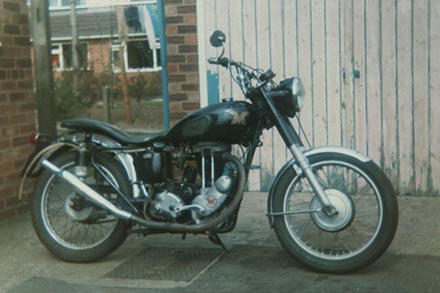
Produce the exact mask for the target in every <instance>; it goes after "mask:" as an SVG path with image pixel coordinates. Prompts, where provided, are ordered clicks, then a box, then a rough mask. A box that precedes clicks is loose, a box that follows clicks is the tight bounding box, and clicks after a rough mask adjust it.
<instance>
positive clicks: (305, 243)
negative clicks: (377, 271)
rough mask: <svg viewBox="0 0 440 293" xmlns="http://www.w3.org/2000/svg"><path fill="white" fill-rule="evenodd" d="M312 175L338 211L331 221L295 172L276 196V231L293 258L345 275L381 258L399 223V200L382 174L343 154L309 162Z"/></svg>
mask: <svg viewBox="0 0 440 293" xmlns="http://www.w3.org/2000/svg"><path fill="white" fill-rule="evenodd" d="M309 160H310V164H311V165H312V169H313V170H314V172H315V174H316V175H317V178H318V180H319V182H320V183H321V185H322V186H323V188H324V190H325V193H326V194H327V196H328V198H329V200H330V202H331V203H332V204H333V205H334V206H335V208H336V210H337V214H336V215H332V216H328V215H327V214H326V213H325V212H324V211H323V209H322V205H321V202H320V201H319V198H318V196H317V195H316V193H315V192H314V191H313V189H312V187H311V186H310V185H309V183H308V181H307V179H306V178H305V176H304V175H299V176H298V175H297V174H296V173H295V172H294V170H293V168H292V170H290V171H289V172H286V173H285V174H284V176H283V177H282V178H281V179H280V181H279V184H278V186H277V188H276V190H275V193H274V202H273V204H274V212H275V213H285V214H284V215H281V216H276V218H275V226H274V228H275V231H276V233H277V236H278V239H279V240H280V242H281V244H282V245H283V246H284V248H286V250H287V251H288V252H289V253H291V254H292V255H293V256H294V257H295V258H297V259H298V260H299V261H301V262H302V263H304V264H305V265H307V266H309V267H311V268H312V269H314V270H317V271H322V272H330V273H345V272H350V271H354V270H356V269H359V268H362V267H364V266H366V265H368V264H370V263H371V262H373V261H374V260H376V259H377V258H378V257H380V256H381V255H382V254H383V253H384V252H385V250H386V249H387V248H388V246H389V244H390V243H391V241H392V239H393V237H394V234H395V231H396V228H397V220H398V208H397V200H396V196H395V193H394V190H393V187H392V186H391V183H390V182H389V180H388V179H387V177H386V175H385V174H384V173H383V172H382V170H381V169H380V168H379V167H378V166H377V165H375V164H374V163H373V162H372V161H370V162H361V161H358V160H356V159H354V158H352V157H349V156H345V155H343V154H336V153H330V154H318V155H314V156H312V157H309Z"/></svg>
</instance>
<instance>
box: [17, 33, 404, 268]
mask: <svg viewBox="0 0 440 293" xmlns="http://www.w3.org/2000/svg"><path fill="white" fill-rule="evenodd" d="M210 42H211V45H212V46H214V47H222V48H223V51H222V53H221V55H220V57H218V58H213V59H209V60H208V62H209V63H210V64H215V65H219V66H222V67H225V68H226V69H229V70H230V73H231V76H232V77H233V80H234V81H235V82H236V83H237V84H238V85H239V87H240V88H241V90H242V91H243V94H244V96H245V97H246V100H247V101H233V99H224V100H223V101H222V102H221V103H218V104H214V105H210V106H207V107H205V108H203V109H200V110H197V111H195V112H193V113H190V114H189V115H187V116H186V117H184V118H183V119H182V120H181V121H180V122H178V123H177V124H176V125H175V126H174V127H172V128H171V129H170V130H169V131H167V132H163V133H157V134H151V135H146V136H129V135H127V134H126V133H124V132H123V131H121V130H120V129H118V128H116V127H114V126H112V125H110V124H107V123H103V122H100V121H94V120H86V119H73V120H66V121H63V122H62V124H61V125H62V127H64V128H66V129H68V130H70V132H69V133H67V134H63V135H61V136H59V137H57V138H55V139H49V138H47V137H45V136H39V137H38V139H37V143H36V150H35V152H34V153H33V154H32V155H31V156H30V158H29V160H28V163H27V166H26V168H25V170H24V173H25V174H24V175H25V177H26V176H27V175H29V176H38V182H37V184H36V187H35V190H34V194H33V202H32V220H33V225H34V227H35V230H36V233H37V235H38V237H39V238H40V240H41V241H42V242H43V244H44V245H45V246H46V247H47V248H48V249H49V250H50V251H51V252H52V253H53V254H55V255H56V256H58V257H59V258H61V259H63V260H66V261H72V262H89V261H93V260H96V259H99V258H102V257H104V256H106V255H108V254H109V253H111V252H113V251H114V250H115V249H116V248H118V247H119V246H120V245H121V244H122V242H123V241H124V240H125V238H126V237H127V235H128V234H129V233H142V234H144V235H150V234H158V233H180V234H187V233H191V234H206V235H208V236H209V237H210V239H211V240H213V241H214V242H215V243H218V244H222V242H221V240H220V238H219V236H218V235H219V234H220V233H226V232H230V231H232V230H233V229H234V227H235V225H236V223H237V216H238V213H239V210H240V203H241V201H242V197H243V192H244V190H245V187H246V182H247V177H248V174H249V170H250V169H251V164H252V159H253V157H254V154H255V151H256V149H257V148H258V147H260V146H261V145H262V143H261V141H260V136H261V134H262V131H263V130H264V129H270V128H272V127H276V129H277V130H278V132H279V134H280V135H281V137H282V139H283V141H284V142H285V145H286V147H287V149H288V150H289V151H290V153H291V154H292V156H293V159H291V160H290V161H288V162H287V163H286V164H285V165H284V167H283V168H282V169H281V170H280V171H279V173H278V175H277V176H276V178H275V180H274V182H273V184H272V187H271V189H270V192H269V195H268V208H267V217H268V220H269V224H270V225H271V227H273V228H274V230H275V232H276V235H277V236H278V239H279V241H280V242H281V244H282V245H283V246H284V248H285V249H286V250H287V251H288V252H289V253H290V254H291V255H292V256H294V257H295V258H296V259H297V260H299V261H300V262H302V263H303V264H305V265H306V266H308V267H310V268H312V269H314V270H317V271H322V272H330V273H344V272H352V271H354V270H356V269H359V268H362V267H364V266H366V265H368V264H370V263H372V262H373V261H375V260H376V259H377V258H379V257H380V256H381V255H382V254H383V253H384V252H385V250H386V249H387V248H388V246H389V245H390V243H391V241H392V239H393V237H394V234H395V231H396V227H397V221H398V207H397V199H396V196H395V192H394V190H393V187H392V185H391V183H390V181H389V180H388V178H387V176H386V175H385V174H384V172H383V171H382V170H381V169H380V168H379V167H378V166H377V165H376V164H375V163H374V162H373V161H372V160H371V159H370V158H368V157H366V156H364V155H362V154H360V153H358V152H356V151H353V150H350V149H346V148H341V147H319V148H312V149H307V150H306V149H305V147H304V145H303V143H302V141H301V139H300V137H299V135H298V133H297V131H295V129H294V128H293V126H292V124H291V122H290V120H289V118H293V117H294V116H296V114H297V113H298V112H300V110H301V107H302V105H303V99H304V89H303V85H302V83H301V80H300V79H299V78H286V79H284V80H282V81H281V82H280V83H279V84H276V83H275V82H274V77H275V74H274V73H273V72H272V71H271V70H267V71H265V72H263V71H262V70H257V69H253V68H251V67H249V66H247V65H245V64H243V63H240V62H234V61H232V60H231V59H228V58H226V57H223V55H224V46H223V45H224V42H225V35H224V34H223V33H222V32H221V31H215V32H214V33H213V34H212V36H211V38H210Z"/></svg>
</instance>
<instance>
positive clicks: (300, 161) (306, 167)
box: [289, 145, 338, 217]
mask: <svg viewBox="0 0 440 293" xmlns="http://www.w3.org/2000/svg"><path fill="white" fill-rule="evenodd" d="M289 151H290V152H291V153H292V155H293V157H294V158H295V161H296V163H297V165H298V166H299V168H300V169H301V171H302V172H303V173H304V175H305V176H306V178H307V181H308V182H309V184H310V185H311V186H312V188H313V190H314V191H315V192H316V194H317V195H318V197H319V201H320V202H321V204H322V206H323V208H324V212H325V213H326V214H327V216H329V217H331V216H334V215H336V214H337V213H338V211H337V210H336V208H335V207H334V205H333V204H332V203H331V202H330V200H329V199H328V196H327V194H326V193H325V191H324V189H323V188H322V185H321V183H319V181H318V179H317V178H316V175H315V173H314V172H313V170H312V168H311V166H310V163H309V160H308V159H307V157H306V156H305V155H304V153H303V152H302V150H301V148H299V147H298V146H297V145H292V146H290V148H289Z"/></svg>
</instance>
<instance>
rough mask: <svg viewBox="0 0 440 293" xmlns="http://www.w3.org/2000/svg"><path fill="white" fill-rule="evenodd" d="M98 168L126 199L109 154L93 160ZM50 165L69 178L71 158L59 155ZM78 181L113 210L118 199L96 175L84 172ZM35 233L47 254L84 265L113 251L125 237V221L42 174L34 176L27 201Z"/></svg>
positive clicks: (126, 185) (123, 177)
mask: <svg viewBox="0 0 440 293" xmlns="http://www.w3.org/2000/svg"><path fill="white" fill-rule="evenodd" d="M95 161H96V163H97V165H98V166H100V168H101V169H102V171H103V172H104V173H105V175H106V177H108V178H110V180H112V182H113V183H114V184H116V186H118V187H119V188H120V189H121V191H122V192H123V193H124V194H125V195H130V186H129V183H128V179H127V176H126V174H125V172H124V171H123V169H122V168H121V167H120V165H119V164H118V162H117V161H116V160H115V159H114V158H112V157H111V156H109V155H104V154H98V155H97V156H96V157H95ZM52 163H53V164H55V165H57V166H58V167H59V168H61V169H65V170H67V171H70V172H71V173H73V170H74V167H75V160H74V154H73V153H72V152H70V153H64V154H62V155H60V156H58V157H57V158H56V159H54V160H53V162H52ZM87 173H88V174H87V176H86V177H85V178H84V182H85V183H87V184H88V185H89V186H91V187H92V188H93V189H94V190H96V191H97V192H99V193H100V194H102V195H103V196H105V197H106V198H107V199H108V200H110V201H112V202H113V203H114V204H116V205H118V202H120V199H119V195H117V194H116V192H115V191H114V190H113V189H112V188H111V187H110V185H109V183H108V182H106V181H105V180H104V178H103V176H102V175H101V174H99V173H98V172H97V171H96V170H95V169H94V168H88V172H87ZM31 213H32V222H33V225H34V228H35V231H36V233H37V235H38V237H39V238H40V240H41V241H42V242H43V244H44V245H45V246H46V247H47V249H48V250H49V251H51V252H52V253H53V254H55V255H56V256H58V257H59V258H61V259H63V260H65V261H71V262H89V261H93V260H96V259H99V258H102V257H104V256H106V255H108V254H109V253H111V252H113V251H114V250H115V249H116V248H118V247H119V246H120V245H121V244H122V243H123V241H124V240H125V238H126V237H127V229H128V225H129V224H128V222H126V221H122V220H119V219H117V218H116V217H115V216H113V215H111V214H109V213H108V212H106V211H104V210H103V209H101V208H99V207H97V206H95V205H93V204H92V203H91V202H89V201H87V200H86V199H85V198H84V197H83V196H81V195H80V194H79V193H78V192H77V191H76V189H74V188H73V187H72V186H71V185H69V184H68V183H66V182H65V181H64V180H62V179H60V178H58V177H56V176H55V175H54V174H53V173H51V172H49V171H47V170H45V171H43V172H42V174H41V175H40V177H39V180H38V182H37V185H36V187H35V190H34V195H33V202H32V211H31Z"/></svg>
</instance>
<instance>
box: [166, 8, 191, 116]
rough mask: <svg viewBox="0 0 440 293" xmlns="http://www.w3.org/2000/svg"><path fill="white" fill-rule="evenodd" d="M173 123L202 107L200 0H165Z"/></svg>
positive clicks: (170, 105) (170, 108) (170, 104)
mask: <svg viewBox="0 0 440 293" xmlns="http://www.w3.org/2000/svg"><path fill="white" fill-rule="evenodd" d="M165 17H166V19H165V22H166V36H167V55H168V80H169V84H168V89H169V101H170V103H169V110H170V121H171V125H174V124H175V123H176V122H177V121H178V120H179V119H180V118H182V117H183V116H184V115H185V114H186V113H188V112H190V111H193V110H195V109H199V107H200V95H199V71H198V54H197V18H196V0H165Z"/></svg>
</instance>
